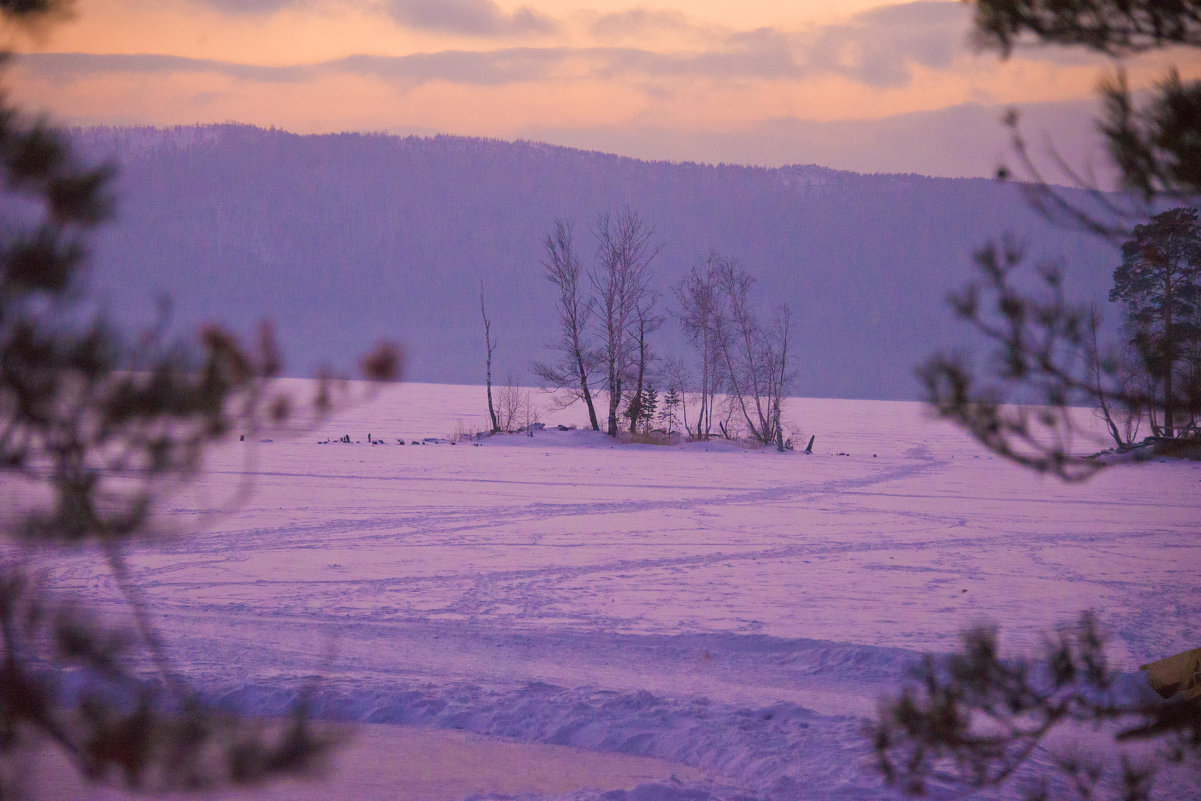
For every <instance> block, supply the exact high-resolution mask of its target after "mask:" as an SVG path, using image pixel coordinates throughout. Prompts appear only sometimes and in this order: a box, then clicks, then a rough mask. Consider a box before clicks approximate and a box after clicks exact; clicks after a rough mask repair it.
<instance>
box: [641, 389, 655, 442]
mask: <svg viewBox="0 0 1201 801" xmlns="http://www.w3.org/2000/svg"><path fill="white" fill-rule="evenodd" d="M639 407H640V408H639V419H640V420H641V422H642V428H643V431H650V427H651V423H652V422H654V420H655V410H656V409H657V408H658V407H659V390H658V389H656V388H655V385H654V384H651V383H649V382H648V383H647V384H646V386H644V387H643V388H642V402H641V403H640V404H639Z"/></svg>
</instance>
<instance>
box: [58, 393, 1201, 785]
mask: <svg viewBox="0 0 1201 801" xmlns="http://www.w3.org/2000/svg"><path fill="white" fill-rule="evenodd" d="M435 389H436V388H430V389H429V391H431V392H433V391H435ZM418 390H420V387H418V388H416V389H413V388H410V390H408V391H410V392H412V391H418ZM437 391H440V392H446V389H445V388H440V389H437ZM452 394H453V393H452ZM464 397H466V396H464ZM385 401H386V399H385ZM452 401H454V399H453V398H452ZM457 402H458V401H454V402H450V403H448V404H447V408H448V409H451V410H454V409H457V408H458V406H456V403H457ZM397 403H399V402H397ZM470 403H471V404H473V405H474V404H476V403H477V401H476V400H475V399H474V397H472V398H471V400H470ZM794 403H797V404H802V405H803V404H805V403H808V404H809V405H808V406H807V407H805V408H806V409H807V410H808V411H809V412H811V413H812V412H813V411H814V410H817V414H816V417H817V418H818V420H817V421H816V422H815V423H814V425H815V427H816V428H817V430H818V431H819V446H820V445H821V444H822V440H823V439H826V440H830V439H834V440H835V441H834V442H833V443H830V444H829V450H830V451H834V450H840V449H842V446H841V445H840V443H839V442H838V441H837V436H838V435H837V434H834V435H829V436H823V435H822V434H821V432H822V431H823V429H822V428H821V419H820V418H821V414H820V412H821V410H822V409H825V408H827V407H824V406H822V405H821V404H822V403H826V404H829V406H828V409H829V410H837V411H836V412H835V411H829V412H827V414H828V416H829V417H828V419H829V420H834V419H836V418H835V415H837V419H845V417H851V418H853V419H854V421H855V424H856V428H855V431H854V433H848V434H846V435H845V436H846V440H847V442H850V443H853V445H854V449H855V450H856V451H857V452H858V453H857V455H856V456H854V457H839V456H834V455H831V453H829V452H826V451H822V450H821V448H820V447H819V453H818V454H816V455H814V456H812V457H805V456H802V455H800V454H788V455H783V456H781V455H777V454H774V453H762V452H738V451H714V452H705V451H703V450H702V449H696V448H693V449H689V450H681V449H678V448H672V449H655V448H618V449H613V448H608V447H595V446H593V445H589V446H585V445H580V446H578V447H561V445H562V444H563V443H565V442H566V443H570V442H572V441H574V440H573V438H576V439H579V438H580V437H581V435H579V434H577V433H568V434H561V433H560V432H553V431H547V432H542V433H540V434H539V435H538V436H537V437H535V438H534V439H532V440H530V439H528V438H524V437H515V438H506V439H504V440H493V441H489V442H488V443H486V444H485V446H484V447H481V448H471V447H469V446H466V445H465V444H463V445H459V446H449V445H436V446H422V447H416V448H414V447H412V446H406V447H403V448H401V447H398V446H390V447H377V448H372V447H370V446H367V445H357V446H346V445H316V444H315V442H314V438H312V437H310V438H308V439H306V440H303V441H302V440H296V441H282V440H281V441H277V442H272V443H267V444H260V445H256V446H255V447H258V448H259V449H260V450H259V452H258V453H257V454H256V462H257V468H256V469H255V470H254V471H253V474H252V475H250V476H247V475H246V473H245V470H244V469H243V468H242V467H241V465H242V457H241V455H240V451H239V449H238V448H236V447H231V448H230V449H229V450H228V451H226V452H225V453H222V454H217V455H216V456H215V458H214V460H213V463H212V468H213V469H212V471H211V472H209V473H207V474H206V475H205V477H204V478H203V479H202V481H201V483H200V484H199V485H198V486H197V487H196V488H195V492H193V493H192V494H190V495H188V494H185V495H182V496H179V497H178V498H175V499H173V501H172V503H171V504H170V505H169V506H168V507H167V508H165V509H163V510H162V512H161V520H162V521H163V524H164V528H167V529H178V530H184V531H186V530H187V529H188V528H189V526H190V525H191V523H192V522H193V521H195V520H197V519H199V518H200V516H201V515H202V514H203V513H204V512H205V511H206V510H207V509H208V508H209V505H210V504H213V503H214V501H213V500H212V499H214V498H222V497H226V496H228V495H229V494H230V493H231V492H232V491H233V489H234V488H236V486H237V485H238V483H239V482H241V481H243V480H245V479H247V478H249V479H250V480H252V481H253V485H254V490H255V492H254V494H253V495H252V496H251V498H250V500H249V501H248V502H247V503H246V504H245V506H243V507H242V508H240V509H238V510H235V511H233V512H231V513H229V514H228V515H227V516H225V517H222V518H220V519H219V520H218V522H217V524H216V526H215V527H213V528H210V529H209V530H205V531H201V532H200V533H196V534H190V535H187V536H181V537H175V538H171V539H165V540H163V541H161V542H159V543H157V544H156V545H155V546H154V547H151V548H145V549H141V550H137V551H134V552H131V554H130V558H129V561H130V565H131V567H132V570H133V573H134V577H135V580H136V581H137V583H138V585H139V586H140V587H141V588H142V589H143V590H144V592H145V594H146V597H147V598H148V599H150V601H151V602H152V604H153V607H154V611H155V613H156V615H157V617H158V622H159V625H160V627H161V628H162V630H163V632H164V633H165V635H166V638H167V640H168V642H169V644H170V648H171V653H172V657H173V658H174V659H175V660H176V662H177V663H178V664H179V665H180V666H182V667H183V668H184V669H185V670H186V672H187V673H188V674H189V675H190V676H192V677H194V678H195V680H196V681H197V682H198V684H199V686H201V687H202V688H203V689H204V690H205V692H207V693H208V694H210V695H211V696H212V697H214V698H217V699H219V700H220V701H221V702H222V703H225V704H228V705H229V706H231V707H233V708H236V709H240V710H244V711H250V712H256V713H265V714H279V713H281V712H283V711H285V710H286V709H287V707H288V705H289V704H290V703H292V702H293V701H294V700H295V698H296V693H297V692H298V690H299V689H300V688H301V687H304V686H308V685H310V684H311V683H312V682H313V681H314V679H313V677H314V676H317V675H319V676H321V678H320V679H317V680H316V683H315V684H313V685H312V686H313V688H314V689H313V697H314V699H315V704H316V711H317V712H318V714H320V715H322V716H326V717H329V718H332V719H338V720H358V721H370V722H376V723H396V724H407V725H418V726H428V727H437V728H453V729H464V730H468V731H472V732H478V733H482V734H490V735H498V736H504V737H509V738H513V739H516V740H520V741H528V742H541V743H559V744H568V745H574V746H579V747H584V748H589V749H594V750H600V751H613V752H620V753H627V754H636V755H642V756H652V757H659V758H663V759H669V760H674V761H676V762H680V763H684V764H687V765H690V766H694V767H696V768H698V769H700V770H701V771H703V772H704V773H705V774H706V775H708V776H709V777H711V779H710V781H709V782H707V783H705V784H704V785H680V784H676V785H670V786H669V785H662V786H655V787H645V788H640V789H639V790H635V791H631V792H625V791H615V792H612V793H609V794H607V795H604V796H603V797H605V798H606V799H609V801H652V800H654V799H671V798H680V799H685V798H689V799H705V798H721V799H726V798H738V797H753V798H779V799H876V798H887V797H892V795H891V793H890V792H888V791H887V790H886V789H885V788H884V787H883V786H882V784H881V780H880V779H879V778H878V777H877V776H876V774H875V773H874V772H873V771H872V770H871V769H870V749H869V746H868V744H867V742H866V740H865V738H864V736H863V725H864V723H865V721H866V720H867V719H868V718H870V717H871V716H872V714H873V712H874V710H875V708H876V704H877V699H878V698H880V697H881V696H884V695H887V694H889V693H892V692H895V690H896V688H897V686H898V684H899V682H900V681H901V680H902V679H903V677H904V676H905V674H906V669H907V666H909V665H910V664H912V663H913V662H914V661H915V660H916V659H918V658H919V657H920V655H921V654H922V653H924V652H927V651H933V652H947V651H950V650H952V649H953V648H954V647H955V645H956V643H957V641H958V634H959V633H960V632H961V631H962V630H964V629H965V628H967V627H969V626H971V625H974V624H977V623H981V622H988V621H991V622H994V623H996V624H998V625H999V626H1000V627H1001V629H1002V637H1003V644H1004V645H1005V646H1006V647H1007V648H1010V649H1012V650H1013V651H1014V652H1022V651H1026V650H1029V649H1031V648H1036V647H1037V646H1038V645H1039V643H1040V642H1041V639H1042V636H1043V634H1044V633H1046V632H1048V631H1050V630H1052V629H1053V628H1054V626H1056V625H1057V624H1061V623H1065V622H1071V621H1072V620H1073V619H1075V618H1076V617H1077V616H1078V614H1079V612H1080V611H1082V610H1083V609H1086V608H1093V609H1095V610H1096V611H1097V613H1098V614H1099V616H1100V619H1101V621H1102V623H1103V625H1104V626H1105V627H1106V629H1107V631H1108V632H1109V636H1110V655H1111V659H1112V661H1113V662H1114V664H1115V665H1116V666H1117V667H1118V668H1119V669H1120V670H1122V671H1124V673H1126V674H1127V675H1126V676H1125V677H1124V679H1123V681H1124V686H1126V687H1127V688H1128V691H1130V692H1135V691H1137V688H1138V687H1139V686H1140V685H1139V682H1140V678H1139V676H1138V675H1137V670H1136V669H1137V666H1138V664H1140V663H1141V662H1143V661H1147V660H1149V659H1153V658H1158V657H1161V656H1165V655H1168V654H1171V653H1175V652H1176V651H1179V650H1183V649H1185V648H1188V647H1193V646H1195V645H1196V642H1195V626H1194V623H1195V621H1196V620H1197V619H1199V616H1201V592H1199V591H1198V590H1201V581H1199V571H1198V568H1199V567H1201V544H1199V543H1198V538H1197V536H1196V533H1197V532H1196V521H1197V517H1198V515H1197V511H1198V508H1197V501H1196V498H1197V491H1196V488H1197V485H1198V481H1201V466H1199V465H1195V464H1152V465H1145V466H1139V467H1133V468H1114V469H1111V470H1108V471H1105V472H1103V473H1102V474H1100V475H1099V476H1098V477H1096V478H1095V479H1093V480H1092V481H1091V482H1088V483H1086V484H1085V485H1083V486H1070V487H1065V486H1063V485H1061V484H1058V483H1056V482H1053V481H1051V480H1048V479H1040V478H1038V477H1034V476H1030V475H1028V474H1026V473H1023V472H1022V471H1020V470H1018V469H1017V468H1014V467H1012V466H1010V465H1008V464H1005V463H1003V462H1000V461H999V460H996V459H993V458H991V457H989V456H987V455H982V454H981V453H980V452H979V451H975V450H973V448H972V446H970V445H969V444H968V443H966V441H965V440H964V439H963V438H962V437H961V436H960V435H958V434H957V433H956V432H953V431H951V432H950V436H948V429H947V428H946V427H944V426H937V425H934V424H932V423H929V422H927V421H925V420H923V419H922V418H921V417H920V416H919V415H918V414H917V413H916V410H915V409H914V407H913V406H912V405H910V404H888V403H869V402H849V401H839V402H834V401H828V402H816V401H809V402H805V401H794ZM467 404H468V401H467V400H463V401H462V404H461V405H462V406H464V407H465V408H474V406H468V405H467ZM835 404H837V405H835ZM429 406H430V407H431V408H437V404H429ZM846 410H851V414H847V415H844V412H845V411H846ZM355 415H356V416H355V417H354V419H353V420H351V421H350V422H342V423H341V424H340V425H341V426H343V427H345V428H347V429H350V428H352V427H357V428H354V430H358V429H360V428H361V429H364V430H374V431H379V432H382V433H384V434H386V433H388V432H387V429H388V423H387V422H386V421H387V420H390V419H398V418H399V417H400V414H399V412H398V409H397V408H396V407H390V406H387V404H386V403H385V406H384V407H383V408H379V407H376V408H374V409H365V410H357V411H356V412H355ZM452 418H453V415H449V416H448V417H447V418H446V420H450V419H452ZM409 425H412V423H409ZM438 425H441V426H442V428H444V429H448V428H450V427H451V425H452V424H451V423H449V422H445V421H444V420H431V421H427V422H426V424H425V426H426V430H427V431H437V430H438V428H436V426H438ZM844 425H845V423H844ZM831 428H833V429H834V430H835V431H836V432H837V431H839V430H841V429H837V427H836V426H835V425H834V424H831ZM329 430H330V431H337V430H340V428H339V427H338V426H337V425H331V426H329ZM410 436H411V435H410ZM580 441H581V442H583V441H584V440H583V439H581V440H580ZM588 442H593V441H592V440H588ZM868 454H874V455H868ZM50 569H51V570H52V571H53V574H54V577H55V580H56V581H57V582H58V583H59V584H61V585H63V586H65V587H67V588H69V589H70V590H71V591H73V592H74V593H76V594H78V595H80V596H82V597H85V598H87V599H89V601H91V602H92V603H93V604H95V605H97V606H98V607H100V608H107V609H109V610H111V611H112V613H113V614H121V611H122V607H121V604H120V601H119V597H118V593H117V591H116V588H115V586H114V584H113V582H112V580H111V577H109V576H108V575H107V574H105V573H104V572H103V570H102V569H101V568H100V567H99V566H98V565H97V562H96V560H95V559H94V558H91V557H90V556H89V555H88V554H86V553H84V554H80V555H77V556H74V557H70V556H69V557H66V558H64V559H60V560H56V562H55V564H54V565H52V566H51V568H50ZM1046 764H1047V762H1046V755H1045V754H1040V755H1038V756H1037V757H1036V759H1035V760H1034V761H1033V762H1032V764H1031V765H1030V766H1029V768H1030V770H1031V771H1036V770H1037V769H1038V768H1039V767H1040V766H1045V765H1046ZM606 789H607V788H597V789H596V792H595V793H581V794H576V795H574V796H572V798H573V799H583V798H586V797H588V798H590V797H595V796H597V795H598V794H600V793H603V792H604V791H605V790H606Z"/></svg>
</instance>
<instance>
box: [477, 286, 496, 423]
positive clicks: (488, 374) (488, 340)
mask: <svg viewBox="0 0 1201 801" xmlns="http://www.w3.org/2000/svg"><path fill="white" fill-rule="evenodd" d="M480 316H481V317H483V318H484V347H485V348H487V350H488V361H487V367H486V369H485V374H484V375H485V379H486V380H487V386H488V417H489V419H491V421H492V433H493V434H496V433H498V432H499V431H500V423H498V422H497V420H496V408H495V407H494V406H493V405H492V352H493V351H494V350H496V344H495V343H494V342H493V341H492V321H491V320H489V319H488V312H487V311H485V310H484V282H483V281H480Z"/></svg>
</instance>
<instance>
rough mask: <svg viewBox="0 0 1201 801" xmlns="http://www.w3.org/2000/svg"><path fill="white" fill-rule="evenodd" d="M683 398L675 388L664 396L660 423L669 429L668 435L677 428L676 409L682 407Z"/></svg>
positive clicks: (660, 411)
mask: <svg viewBox="0 0 1201 801" xmlns="http://www.w3.org/2000/svg"><path fill="white" fill-rule="evenodd" d="M681 402H682V398H680V393H679V392H678V391H677V390H676V388H675V387H672V388H671V389H669V390H667V393H666V394H665V395H664V396H663V408H662V409H660V410H659V422H660V423H661V424H663V427H664V428H666V429H667V433H668V434H671V433H673V432H674V431H675V428H676V409H678V408H679V407H680V403H681Z"/></svg>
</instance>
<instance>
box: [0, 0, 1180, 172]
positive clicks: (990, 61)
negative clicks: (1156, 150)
mask: <svg viewBox="0 0 1201 801" xmlns="http://www.w3.org/2000/svg"><path fill="white" fill-rule="evenodd" d="M971 13H972V11H971V8H970V6H968V5H965V4H963V3H960V2H955V0H921V1H919V2H907V3H895V2H881V0H843V1H842V2H831V1H830V0H825V1H824V2H822V1H819V0H788V1H787V2H785V1H784V0H689V2H685V1H684V0H516V2H510V0H77V3H76V5H75V8H74V11H73V15H72V17H71V18H70V19H68V20H67V21H65V22H60V23H59V24H57V25H55V26H53V28H52V29H50V30H48V31H46V32H44V33H43V34H42V35H40V36H37V37H32V38H30V37H20V38H19V41H17V42H16V44H15V47H14V49H16V50H18V51H19V52H21V54H22V55H21V56H20V57H19V58H18V60H17V61H16V62H15V65H14V66H13V67H12V68H10V70H9V75H8V77H7V83H8V87H9V91H10V93H11V94H12V96H13V97H14V99H16V100H17V101H18V102H20V103H22V104H24V105H26V106H29V107H34V108H37V109H39V110H41V111H45V112H47V113H49V114H50V115H52V116H53V118H55V119H57V120H58V121H60V122H64V123H67V124H72V125H155V126H172V125H192V124H197V123H222V122H242V123H249V124H254V125H259V126H263V127H270V126H274V127H277V128H283V129H286V130H289V131H294V132H297V133H328V132H340V131H385V132H391V133H397V134H419V135H429V134H435V133H448V134H456V135H466V136H482V137H492V138H499V139H507V140H512V139H530V140H537V141H544V142H550V143H553V144H562V145H568V146H574V147H584V148H588V149H597V150H604V151H607V152H616V153H621V154H623V155H631V156H636V157H641V158H653V159H668V160H673V161H682V160H691V161H705V162H731V163H743V164H762V165H767V166H776V165H780V164H793V163H801V164H807V163H816V164H822V165H823V166H830V167H836V168H842V169H854V170H858V171H861V172H920V173H925V174H930V175H949V176H956V175H990V174H992V173H993V172H994V170H995V168H996V166H997V165H998V163H999V162H1000V161H1003V160H1004V159H1005V156H1006V153H1007V148H1008V145H1007V139H1006V134H1005V132H1004V130H1003V128H1002V126H1001V125H1000V119H1001V117H1002V115H1003V113H1004V110H1005V109H1006V108H1007V107H1010V106H1017V107H1018V108H1019V109H1021V110H1023V113H1024V114H1025V115H1026V119H1027V120H1028V121H1029V124H1028V128H1027V130H1028V132H1029V133H1032V134H1034V135H1035V138H1037V139H1039V140H1040V141H1046V142H1047V143H1049V144H1053V146H1054V147H1055V149H1056V150H1057V151H1059V152H1062V153H1064V154H1067V155H1068V156H1069V160H1072V161H1073V163H1076V164H1081V165H1086V166H1087V165H1088V164H1091V163H1093V162H1095V161H1097V160H1098V153H1097V144H1096V141H1095V137H1093V136H1092V135H1091V127H1090V123H1089V119H1090V117H1089V115H1090V114H1091V113H1092V112H1093V111H1094V110H1095V102H1094V101H1093V100H1092V99H1091V98H1092V97H1093V96H1094V92H1095V87H1096V83H1097V80H1098V78H1099V76H1100V75H1101V74H1102V73H1103V72H1104V71H1105V70H1106V69H1107V68H1108V67H1109V65H1107V64H1106V62H1105V61H1104V60H1103V59H1101V58H1099V57H1094V56H1085V55H1083V54H1081V53H1078V52H1071V51H1067V50H1063V49H1046V48H1027V49H1023V50H1022V51H1020V52H1018V53H1017V54H1016V55H1015V56H1014V57H1012V58H1010V59H1008V60H1006V61H1002V60H1001V59H1000V58H999V57H998V55H997V54H996V53H995V52H992V51H986V52H980V51H978V50H977V49H976V48H974V47H973V46H972V44H971V42H970V41H969V33H970V20H971ZM1128 66H1129V69H1130V74H1131V78H1132V81H1133V83H1134V84H1135V86H1147V85H1149V84H1150V83H1151V82H1153V81H1154V80H1155V79H1156V78H1159V77H1162V75H1163V73H1164V66H1165V60H1164V58H1163V57H1150V58H1144V59H1143V60H1141V61H1138V62H1134V63H1132V64H1130V65H1128ZM1190 69H1192V73H1193V74H1201V68H1199V67H1196V66H1192V67H1190ZM1188 74H1190V73H1189V72H1188V70H1186V75H1188Z"/></svg>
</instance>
